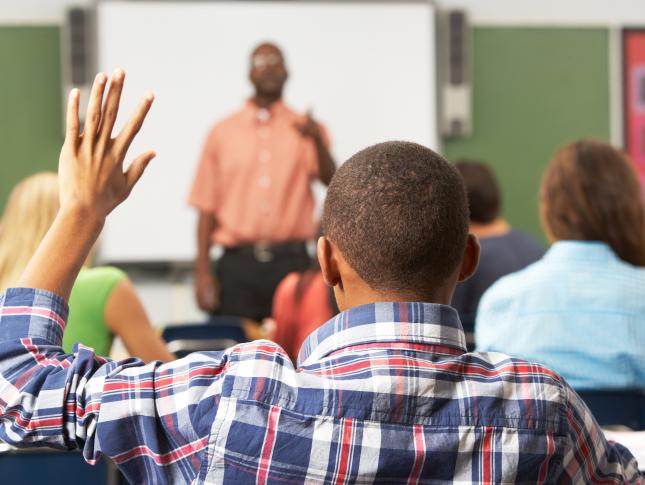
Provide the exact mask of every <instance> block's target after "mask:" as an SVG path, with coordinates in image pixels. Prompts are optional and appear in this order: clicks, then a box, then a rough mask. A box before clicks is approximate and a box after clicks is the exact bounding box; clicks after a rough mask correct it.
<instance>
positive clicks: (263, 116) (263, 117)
mask: <svg viewBox="0 0 645 485" xmlns="http://www.w3.org/2000/svg"><path fill="white" fill-rule="evenodd" d="M269 118H271V113H269V110H268V109H264V108H261V109H259V110H258V121H259V122H260V123H266V122H267V121H269Z"/></svg>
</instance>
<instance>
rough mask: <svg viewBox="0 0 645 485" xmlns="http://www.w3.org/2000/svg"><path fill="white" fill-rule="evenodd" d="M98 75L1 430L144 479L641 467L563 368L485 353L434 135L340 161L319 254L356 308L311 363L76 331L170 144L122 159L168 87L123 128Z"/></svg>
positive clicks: (543, 477) (474, 248) (17, 329)
mask: <svg viewBox="0 0 645 485" xmlns="http://www.w3.org/2000/svg"><path fill="white" fill-rule="evenodd" d="M112 79H113V80H112V83H111V86H110V90H109V91H108V94H107V99H106V101H105V105H104V107H103V108H102V107H101V104H102V103H101V99H102V95H103V92H104V89H105V85H106V82H107V77H106V76H103V75H101V76H98V77H97V80H96V83H95V85H94V87H93V90H92V93H91V95H90V96H91V99H90V101H89V105H88V106H89V107H88V111H89V112H88V115H87V116H86V119H87V120H88V121H87V122H86V124H85V130H84V135H83V136H82V137H81V138H79V123H78V117H77V110H78V92H77V91H73V94H72V95H71V97H70V101H69V108H68V115H67V119H68V121H67V136H66V141H65V144H64V147H63V149H62V152H61V159H60V172H59V173H60V176H61V190H62V194H61V195H62V197H61V201H62V203H61V210H60V212H59V214H58V216H57V218H56V221H55V222H54V224H53V225H52V227H51V228H50V230H49V232H48V234H47V236H46V237H45V239H44V240H43V242H42V244H41V245H40V247H39V248H38V250H37V252H36V253H35V255H34V257H33V258H32V259H31V261H30V263H29V265H28V266H27V268H26V270H25V272H24V273H23V274H22V276H21V278H20V281H19V282H18V284H19V286H22V287H23V288H14V289H9V290H7V292H6V293H5V294H4V295H2V296H0V424H1V425H2V426H1V427H0V439H2V440H4V441H6V442H8V443H10V444H15V445H23V446H37V445H49V446H58V447H61V448H74V447H82V448H83V453H84V456H85V458H86V459H87V460H90V461H93V460H96V459H98V458H99V457H100V456H101V455H106V456H108V457H110V458H112V459H113V460H114V461H115V463H116V464H117V465H118V466H119V468H120V469H121V471H122V472H123V473H124V474H125V475H126V477H127V478H128V480H130V481H131V482H132V483H182V484H183V483H189V482H190V483H200V484H201V483H213V484H214V483H226V484H229V483H231V484H233V483H235V484H244V483H261V484H265V483H266V484H283V483H300V484H302V483H310V484H313V483H345V484H349V483H388V484H389V483H455V482H462V483H493V482H495V483H511V482H518V483H591V482H593V483H600V482H602V483H638V482H639V481H640V480H641V478H642V477H641V475H640V474H639V472H638V469H637V463H636V461H635V460H634V458H633V457H632V455H631V454H630V453H629V451H627V449H625V448H624V447H621V446H620V445H618V444H614V443H609V442H607V441H606V440H605V438H604V437H603V434H602V431H601V430H600V429H599V428H598V426H597V424H596V422H595V421H594V419H593V418H592V416H591V415H590V413H589V410H588V409H587V408H586V407H585V405H584V403H582V401H581V400H580V398H579V397H578V395H577V394H576V393H575V392H574V391H573V390H572V389H571V388H570V387H569V386H568V384H567V383H566V382H565V381H564V380H563V379H562V378H561V377H560V376H559V375H557V374H556V373H554V372H552V371H550V370H548V369H547V368H544V367H541V366H539V365H532V364H530V365H529V364H527V363H525V362H524V361H521V360H517V359H514V358H511V357H508V356H506V355H502V354H468V353H466V350H465V345H464V335H463V331H462V329H461V325H460V323H459V317H458V316H457V312H456V311H455V310H454V309H452V308H451V307H449V306H447V305H446V304H447V303H448V302H450V299H451V297H452V291H453V289H454V287H455V285H456V283H457V280H459V279H464V278H466V277H468V276H469V275H470V274H471V273H472V272H473V270H474V268H475V266H476V264H477V259H478V254H479V246H478V244H477V240H476V238H474V237H472V236H469V235H468V210H467V204H466V194H465V190H464V187H463V183H462V181H461V178H460V177H459V174H458V173H457V171H456V170H455V169H454V168H453V167H452V166H451V165H450V164H449V163H448V162H446V161H445V160H444V159H443V158H442V157H440V156H439V155H437V154H436V153H434V152H433V151H431V150H429V149H427V148H424V147H422V146H420V145H416V144H413V143H404V142H390V143H383V144H379V145H375V146H373V147H370V148H367V149H365V150H363V151H361V152H359V153H357V154H356V155H354V156H353V157H352V158H350V159H349V160H348V161H347V162H346V163H345V165H343V166H342V167H341V168H340V169H339V170H338V171H337V172H336V175H335V176H334V178H333V180H332V182H331V184H330V186H329V191H328V194H327V199H326V201H325V207H324V214H323V227H324V233H325V236H324V237H322V238H320V239H319V240H318V259H319V261H320V265H321V269H322V274H323V277H324V278H325V281H326V283H327V284H329V285H332V286H333V287H334V292H335V295H336V300H337V303H338V306H339V308H340V309H341V310H342V313H340V314H339V315H338V316H337V317H335V318H334V319H332V320H330V321H329V322H327V323H325V324H323V325H322V326H321V327H320V328H319V329H318V330H317V331H315V332H314V333H313V334H312V335H310V336H309V337H308V339H307V341H306V342H305V344H304V345H303V348H302V350H301V352H300V357H299V363H300V367H299V368H298V369H296V368H294V366H293V364H292V363H291V361H290V360H289V359H288V357H287V355H286V354H285V352H284V350H282V349H281V348H280V347H279V346H278V345H276V344H275V343H272V342H269V341H266V340H260V341H256V342H250V343H244V344H240V345H236V346H235V347H232V348H230V349H228V350H226V351H223V352H204V353H196V354H192V355H190V356H188V357H186V358H184V359H180V360H177V361H174V362H171V363H168V364H164V365H160V364H158V363H154V364H149V365H143V363H140V362H136V361H126V363H123V362H114V361H109V360H107V361H106V360H105V359H102V358H97V357H96V356H95V355H94V354H93V353H92V352H91V351H90V350H86V349H81V350H80V351H79V353H78V354H76V355H66V354H64V353H63V352H62V349H61V348H60V342H61V334H62V329H63V328H64V325H65V317H66V314H67V307H66V304H65V299H66V298H67V297H68V295H69V292H70V289H71V287H72V284H73V282H74V278H75V276H76V272H77V271H78V269H79V268H80V267H81V265H82V264H83V261H84V259H85V258H86V257H87V253H88V251H89V250H90V248H91V246H92V244H93V243H94V240H95V239H96V238H97V237H98V234H99V233H100V231H101V228H102V227H103V224H104V222H105V218H106V216H107V215H108V213H109V212H110V211H111V210H112V209H113V208H114V207H116V206H117V205H118V204H119V203H121V202H122V201H123V200H124V199H125V198H126V197H127V196H128V194H129V193H130V191H131V190H132V188H133V186H134V184H135V183H136V182H137V180H138V179H139V177H140V176H141V175H142V173H143V171H144V168H145V166H146V164H147V163H148V162H149V161H150V160H151V159H152V158H153V157H154V152H145V153H143V154H142V155H140V156H138V157H137V158H136V159H135V160H134V161H133V162H132V164H131V165H130V167H129V168H128V170H127V171H126V172H125V173H124V172H123V171H122V170H123V165H122V164H123V158H124V156H125V153H126V151H127V149H128V147H129V145H130V143H131V142H132V139H133V138H134V136H135V134H136V132H137V131H138V129H139V127H140V126H141V124H142V122H143V119H144V117H145V114H146V112H147V111H148V109H149V108H150V105H151V103H152V96H151V95H149V96H147V97H146V98H145V99H144V101H143V102H142V103H141V105H140V107H139V108H138V109H137V112H136V113H135V115H134V116H133V117H132V118H131V120H130V121H128V122H127V123H126V126H125V128H124V130H123V131H122V132H121V133H120V134H119V135H118V136H117V137H116V138H115V139H111V131H112V128H113V125H114V120H115V118H116V113H117V108H118V100H119V96H120V93H121V89H122V83H123V73H122V72H121V71H117V72H116V73H115V75H114V77H113V78H112Z"/></svg>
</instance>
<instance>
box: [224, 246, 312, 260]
mask: <svg viewBox="0 0 645 485" xmlns="http://www.w3.org/2000/svg"><path fill="white" fill-rule="evenodd" d="M224 252H225V253H228V254H236V255H240V256H253V257H254V258H255V259H256V260H257V261H259V262H261V263H268V262H269V261H273V260H274V259H275V258H278V257H280V256H295V255H302V254H307V243H306V242H304V241H297V242H284V243H255V244H243V245H241V246H233V247H226V248H224Z"/></svg>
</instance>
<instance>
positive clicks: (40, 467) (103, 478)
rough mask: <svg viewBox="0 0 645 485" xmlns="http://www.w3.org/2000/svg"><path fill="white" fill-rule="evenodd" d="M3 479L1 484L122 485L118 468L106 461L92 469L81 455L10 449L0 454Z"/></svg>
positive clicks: (52, 451) (43, 450)
mask: <svg viewBox="0 0 645 485" xmlns="http://www.w3.org/2000/svg"><path fill="white" fill-rule="evenodd" d="M0 477H1V478H0V483H6V484H20V485H42V484H44V483H46V484H47V485H70V484H71V483H91V484H92V485H118V483H119V473H118V471H117V469H116V467H115V466H114V465H113V464H112V463H111V462H110V460H108V459H106V458H103V459H102V460H100V461H99V462H98V463H97V464H96V465H88V464H87V463H86V462H85V460H84V459H83V455H81V453H80V452H79V451H60V450H50V449H46V448H33V449H16V448H12V447H9V446H7V445H3V446H2V449H1V450H0Z"/></svg>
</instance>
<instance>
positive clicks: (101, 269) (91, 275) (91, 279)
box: [77, 266, 128, 283]
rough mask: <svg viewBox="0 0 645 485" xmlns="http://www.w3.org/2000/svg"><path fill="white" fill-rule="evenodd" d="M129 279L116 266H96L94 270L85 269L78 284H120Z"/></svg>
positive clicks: (79, 277)
mask: <svg viewBox="0 0 645 485" xmlns="http://www.w3.org/2000/svg"><path fill="white" fill-rule="evenodd" d="M127 277H128V275H127V273H126V272H125V271H123V270H122V269H119V268H117V267H116V266H95V267H93V268H84V269H83V270H82V271H81V272H80V273H79V275H78V279H77V282H78V281H80V282H84V283H85V282H87V283H106V282H111V283H118V282H120V281H122V280H124V279H126V278H127Z"/></svg>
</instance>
